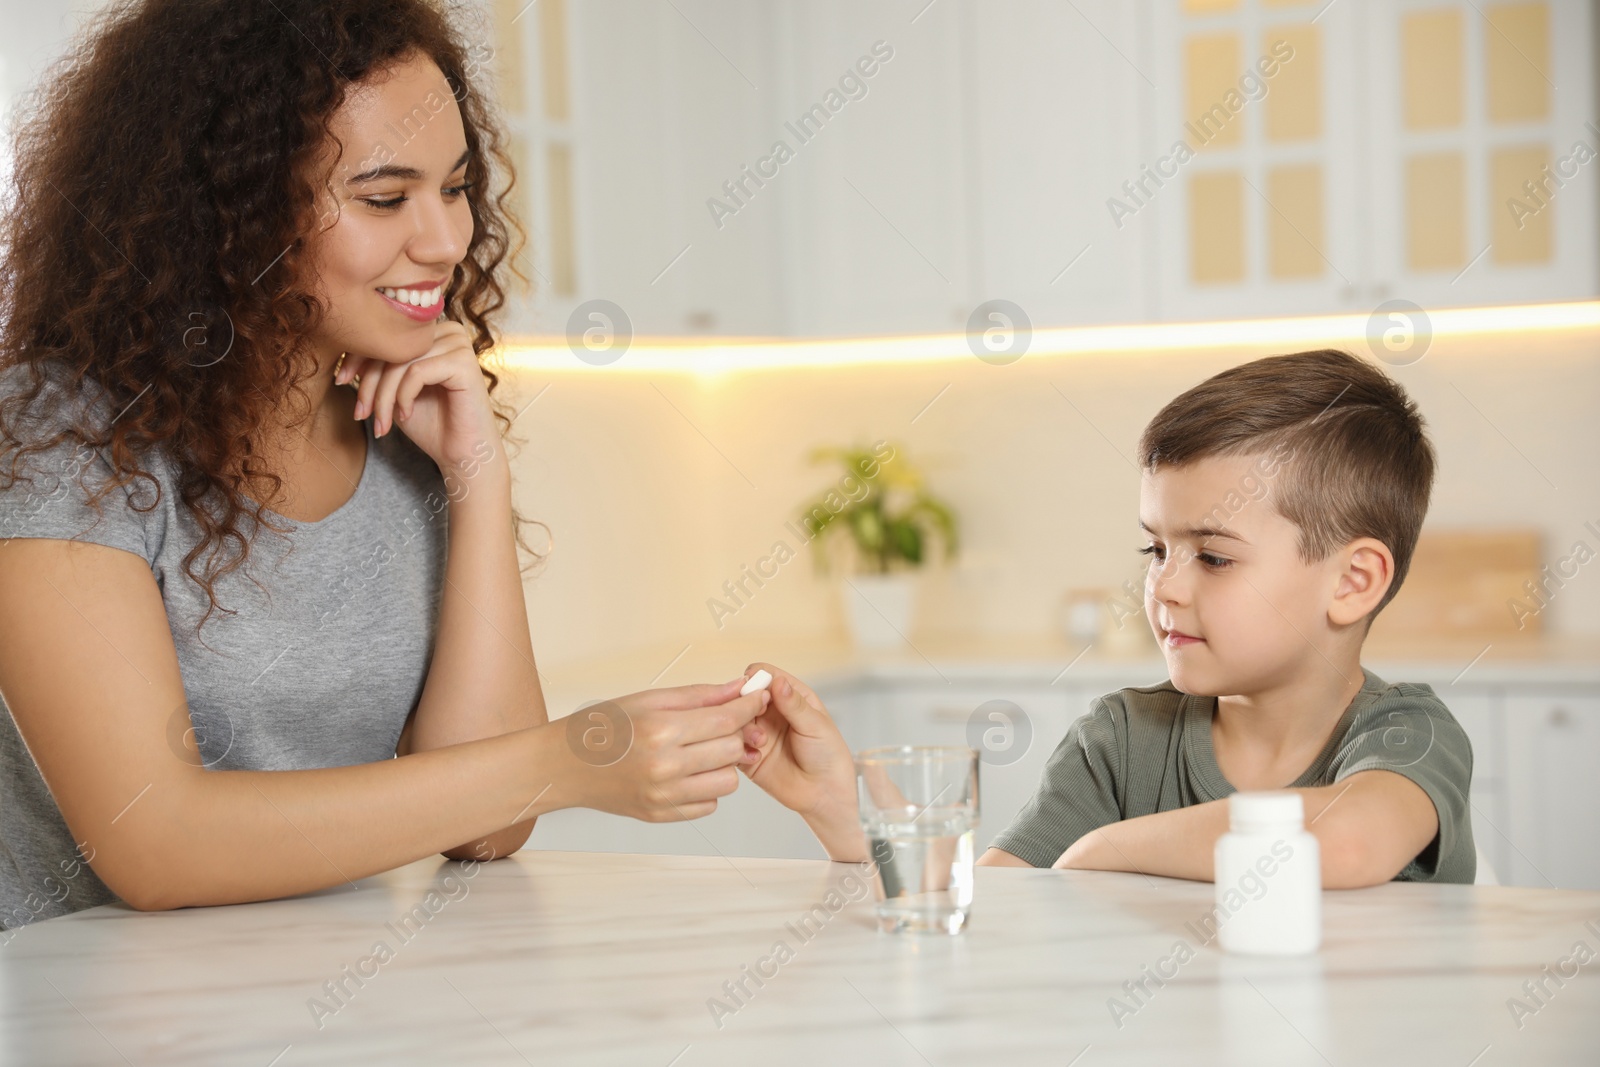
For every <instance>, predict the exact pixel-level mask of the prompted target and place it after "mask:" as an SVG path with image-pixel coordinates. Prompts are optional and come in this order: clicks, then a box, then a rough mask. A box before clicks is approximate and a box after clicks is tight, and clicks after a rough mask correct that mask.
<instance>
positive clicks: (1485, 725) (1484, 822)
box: [1433, 682, 1512, 884]
mask: <svg viewBox="0 0 1600 1067" xmlns="http://www.w3.org/2000/svg"><path fill="white" fill-rule="evenodd" d="M1433 688H1434V692H1435V693H1437V694H1438V695H1439V698H1440V699H1441V700H1443V701H1444V703H1445V706H1446V707H1448V708H1449V709H1450V714H1452V715H1454V716H1455V718H1456V721H1457V722H1459V723H1460V724H1461V728H1462V729H1463V730H1465V731H1466V732H1467V740H1468V742H1470V743H1471V745H1472V786H1471V788H1470V790H1469V791H1468V793H1467V798H1468V801H1469V802H1470V803H1471V805H1472V813H1471V817H1472V840H1473V843H1474V844H1476V845H1477V847H1478V851H1479V853H1480V854H1481V855H1483V856H1484V857H1485V858H1486V859H1487V860H1488V861H1489V866H1490V867H1492V868H1493V869H1494V875H1495V879H1496V880H1497V881H1499V882H1500V883H1501V884H1509V879H1510V876H1511V865H1510V864H1511V856H1512V851H1511V843H1510V839H1509V838H1508V837H1507V836H1506V835H1507V833H1508V831H1509V826H1510V824H1509V822H1508V821H1507V815H1506V779H1505V744H1504V742H1503V741H1501V740H1500V738H1501V736H1502V735H1501V731H1500V714H1501V704H1502V702H1503V699H1504V698H1503V696H1502V694H1501V692H1500V690H1499V689H1498V688H1495V687H1491V686H1460V685H1455V686H1453V685H1450V684H1449V683H1448V682H1445V683H1442V684H1435V685H1434V687H1433Z"/></svg>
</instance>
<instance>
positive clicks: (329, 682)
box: [0, 377, 449, 929]
mask: <svg viewBox="0 0 1600 1067" xmlns="http://www.w3.org/2000/svg"><path fill="white" fill-rule="evenodd" d="M3 381H4V384H0V394H4V395H9V390H10V389H12V388H13V387H15V385H16V383H17V382H20V381H22V379H20V378H9V377H7V378H4V379H3ZM51 389H52V391H53V392H54V393H55V396H56V398H55V399H53V400H49V401H47V402H44V403H41V404H40V405H39V406H38V407H37V408H35V409H33V411H34V412H35V413H39V412H42V413H43V415H42V417H43V418H44V419H45V420H46V421H47V422H49V423H50V424H51V425H52V427H54V426H55V425H59V420H63V419H66V418H69V417H75V416H74V415H69V410H70V409H69V407H68V406H67V405H68V404H69V401H68V400H67V398H66V394H65V393H63V392H61V391H59V390H58V389H56V387H55V386H54V385H52V387H51ZM47 395H50V394H47ZM70 405H71V409H76V410H84V409H85V407H87V408H88V409H89V410H90V411H91V415H90V417H91V418H93V419H95V420H97V422H100V424H103V421H101V420H104V419H105V418H107V417H108V415H110V414H115V413H114V412H110V413H108V411H107V407H108V405H107V404H106V403H105V402H104V399H103V398H96V397H94V393H93V391H92V390H90V389H87V388H86V389H84V390H83V391H81V392H79V393H77V394H75V396H74V398H73V399H72V400H71V401H70ZM36 417H40V416H38V415H37V414H36ZM363 425H364V426H365V427H366V434H367V459H366V464H365V466H364V467H363V469H362V472H361V477H360V480H359V481H358V483H357V486H356V490H355V494H354V495H353V496H352V497H351V498H350V499H349V500H348V501H346V502H345V504H344V505H343V506H341V507H340V508H339V509H338V510H337V511H335V512H333V513H332V514H330V515H328V516H327V517H325V518H323V519H321V520H319V521H317V522H295V521H293V520H289V519H285V518H283V517H282V516H279V515H277V513H275V512H270V511H269V512H268V513H269V515H271V516H272V519H273V521H274V523H275V524H276V525H279V526H284V525H287V526H289V527H291V528H292V532H291V533H289V534H287V535H283V536H280V535H279V534H277V533H275V532H273V531H272V530H269V529H266V528H264V527H262V528H260V529H259V530H258V531H254V528H253V524H252V521H251V518H250V516H248V515H246V516H245V517H244V518H243V519H242V520H241V521H242V523H243V525H242V526H241V532H242V533H244V534H245V535H246V536H249V535H250V534H251V533H252V532H255V536H254V538H253V540H252V544H251V555H250V559H249V563H248V569H249V572H250V574H251V575H253V576H254V577H255V579H256V580H257V581H259V582H260V583H261V585H262V586H265V587H266V589H267V592H266V593H263V592H262V591H261V589H259V588H258V587H257V586H256V585H255V584H254V583H253V582H252V581H251V580H250V579H249V578H248V577H246V576H245V575H244V574H243V573H241V570H235V571H233V572H232V573H230V574H228V575H226V576H225V577H223V578H220V579H218V580H217V582H216V594H217V600H218V602H219V607H220V608H231V609H234V610H235V611H237V613H238V614H236V615H231V616H230V615H225V614H223V613H222V612H221V610H216V611H213V612H212V615H211V618H210V619H208V620H207V621H206V623H205V626H204V628H203V629H202V630H201V631H200V633H199V635H198V637H197V635H196V633H195V624H196V623H197V622H198V621H199V619H200V617H201V616H202V615H203V614H204V613H205V610H206V607H207V605H208V600H207V598H206V595H205V591H204V590H203V589H202V588H201V587H200V585H199V584H198V583H197V582H196V581H195V580H194V579H192V578H190V577H189V575H188V574H187V573H185V570H184V563H183V559H184V556H185V555H186V554H187V553H188V552H189V551H190V550H191V549H192V548H194V547H195V546H196V545H197V544H198V543H199V542H200V533H199V529H198V526H197V525H196V524H195V522H194V520H193V518H192V516H190V514H189V512H188V510H187V509H186V508H185V507H184V506H183V504H182V502H181V500H180V498H179V495H178V492H177V486H176V483H175V475H176V472H175V470H174V467H173V465H172V464H171V463H170V462H169V461H168V457H167V454H166V453H165V452H163V451H160V450H158V451H156V452H155V453H154V454H153V455H152V456H151V457H147V458H146V460H145V462H144V464H143V465H144V467H145V469H146V470H149V471H150V472H151V473H152V474H153V475H154V476H155V478H156V479H157V481H158V483H159V485H160V494H159V500H157V494H156V491H155V489H154V488H152V487H151V485H150V483H149V482H148V480H145V479H136V480H135V481H134V482H133V483H131V484H130V485H129V486H127V487H125V488H122V489H116V488H113V489H112V490H111V492H110V493H108V494H107V495H106V496H104V497H102V498H101V500H100V505H101V507H102V508H103V510H104V516H103V517H102V518H99V519H98V521H97V517H96V512H95V510H94V508H93V506H92V505H91V504H90V503H89V500H88V496H87V495H86V494H85V492H84V490H83V489H82V488H81V487H80V486H79V475H78V471H79V469H80V468H82V467H84V466H86V467H87V474H86V475H85V480H86V481H87V482H88V484H89V488H90V489H95V488H98V487H99V486H100V485H103V484H104V482H105V481H107V480H109V478H110V475H111V467H110V465H109V463H108V462H107V461H106V460H105V459H103V458H102V457H101V456H100V455H98V454H96V453H95V452H93V451H92V450H84V449H83V448H82V446H81V445H78V444H77V443H76V442H73V441H71V440H70V439H69V440H67V441H64V442H62V443H61V444H60V445H59V446H57V447H56V448H53V449H51V450H49V451H47V452H43V453H34V454H32V455H30V456H29V457H27V458H26V460H25V461H24V463H23V465H22V469H23V470H24V471H26V472H29V473H32V474H33V475H34V484H33V486H32V487H31V488H30V487H29V485H28V483H27V482H26V481H19V482H17V483H15V484H14V485H12V486H11V488H10V489H9V490H6V491H0V538H12V537H48V538H62V539H78V540H84V541H92V542H94V543H96V544H101V545H108V546H110V547H112V548H116V549H120V550H122V551H124V552H131V553H133V554H134V555H136V556H139V557H140V558H141V559H143V560H145V561H146V562H147V563H148V564H149V566H150V573H151V574H152V575H153V576H154V578H155V581H156V584H157V585H158V586H159V588H160V590H161V597H162V600H163V602H164V603H165V605H166V610H167V622H168V626H169V628H170V630H171V633H172V640H173V643H174V645H175V646H176V649H177V656H178V665H179V668H180V669H181V671H182V674H183V688H184V694H185V696H186V697H187V708H185V707H183V706H181V705H180V706H177V707H174V708H172V709H171V714H170V716H168V717H167V719H166V721H165V722H164V723H163V725H162V729H164V730H165V732H166V739H167V744H168V746H169V747H170V748H171V749H172V752H173V758H174V759H180V758H187V759H188V760H189V762H191V763H193V762H201V763H203V764H204V766H206V767H207V768H210V769H214V770H301V769H309V768H317V767H339V766H347V765H350V764H356V763H370V762H373V761H376V760H382V759H390V758H393V757H394V754H395V744H396V742H397V741H398V740H399V737H400V731H401V729H402V727H403V726H404V725H405V720H406V717H407V716H408V715H409V714H410V713H411V711H412V709H413V708H415V707H416V704H417V701H418V699H419V698H420V697H421V695H422V686H423V682H424V680H425V679H426V677H427V670H428V663H429V660H430V658H431V656H432V651H433V643H434V636H435V633H436V631H437V627H438V618H439V596H440V590H441V586H442V584H443V578H444V565H445V545H446V533H447V520H448V515H449V509H448V506H447V504H448V501H447V499H446V496H445V485H444V479H443V477H442V476H441V475H440V473H439V468H438V466H437V465H435V464H434V462H433V460H432V459H430V458H429V457H428V455H427V454H426V453H424V452H423V451H422V450H421V449H419V448H418V447H417V446H416V445H414V444H413V443H411V441H410V440H409V439H407V438H406V436H405V434H404V433H403V432H401V431H399V430H396V431H394V432H392V433H389V434H386V435H385V436H384V437H382V438H374V437H373V436H372V426H371V419H370V417H369V418H368V419H367V420H366V421H365V422H364V423H363ZM47 436H48V435H47ZM43 439H45V438H43V437H36V436H31V435H30V436H29V440H30V441H37V440H43ZM4 463H5V466H6V468H9V465H10V457H9V456H7V458H6V459H5V460H4ZM134 503H137V504H138V505H139V507H140V508H144V509H146V510H142V511H141V510H135V509H134V507H133V506H132V504H134ZM151 504H154V507H151V506H150V505H151ZM0 551H4V548H3V546H0ZM230 551H236V549H230ZM196 569H197V570H198V571H199V572H200V573H201V574H204V573H205V571H204V559H203V558H202V559H201V560H199V561H197V564H196ZM0 704H4V700H3V698H0ZM105 714H107V715H115V714H117V709H116V708H115V707H107V708H106V709H105ZM191 728H192V729H193V730H194V738H195V742H196V744H197V745H198V747H199V757H198V760H196V758H195V757H194V756H192V755H189V756H187V757H186V756H185V755H184V753H185V748H184V746H183V737H184V734H185V733H186V732H187V731H188V730H190V729H191ZM128 799H129V800H130V801H133V800H134V799H135V798H133V797H129V798H128ZM93 849H94V842H93V841H86V842H81V843H79V842H74V841H73V838H72V834H71V832H70V831H69V830H68V828H67V825H66V823H65V821H64V820H63V819H62V817H61V813H60V810H59V808H57V806H56V803H55V801H54V799H53V798H52V796H51V794H50V791H49V789H48V788H47V787H46V784H45V782H44V780H43V778H42V777H41V776H40V773H39V768H38V765H37V764H36V763H35V762H34V761H33V758H32V757H31V755H30V754H29V752H28V750H27V748H26V746H25V745H24V743H23V740H22V737H21V735H20V734H19V733H18V732H17V728H16V722H15V720H14V719H13V718H12V716H11V709H10V708H9V707H7V708H6V713H5V714H4V715H3V716H0V927H3V928H7V929H9V928H14V927H17V926H21V925H24V924H26V923H29V922H32V921H35V920H38V919H45V918H50V917H53V916H57V915H64V914H67V913H69V912H73V911H77V910H80V909H82V908H90V907H94V906H96V905H98V904H105V903H107V902H110V901H114V900H116V899H117V898H116V895H115V894H114V893H112V892H111V890H110V889H108V888H107V887H106V885H105V883H103V882H102V881H101V880H100V879H99V878H97V877H96V876H95V873H94V871H93V870H92V869H91V868H90V866H89V863H90V862H92V861H93V859H94V853H93Z"/></svg>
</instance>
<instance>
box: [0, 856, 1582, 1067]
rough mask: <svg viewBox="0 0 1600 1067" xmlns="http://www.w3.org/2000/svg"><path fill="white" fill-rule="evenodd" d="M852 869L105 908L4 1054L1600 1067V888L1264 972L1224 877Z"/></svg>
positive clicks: (1488, 893)
mask: <svg viewBox="0 0 1600 1067" xmlns="http://www.w3.org/2000/svg"><path fill="white" fill-rule="evenodd" d="M855 872H856V868H855V867H854V866H853V865H847V864H830V863H827V862H824V861H810V860H770V859H740V858H733V859H730V858H726V857H694V856H642V855H628V854H605V853H578V852H538V851H532V850H524V851H521V852H518V853H515V854H513V855H512V856H511V857H509V858H507V859H504V860H499V861H496V862H494V863H489V864H482V865H477V866H472V865H464V864H459V863H452V862H448V861H445V860H443V859H442V858H439V857H434V858H431V859H426V860H421V861H418V862H416V863H413V864H410V865H408V866H405V867H401V868H399V869H397V870H395V871H390V872H388V873H386V874H382V875H378V876H375V877H372V878H368V879H364V880H362V881H360V882H359V883H356V885H354V886H350V885H343V886H340V887H338V888H335V889H330V890H326V891H323V892H320V893H316V894H311V895H308V896H304V897H300V898H296V899H292V900H280V901H268V902H264V903H258V904H244V905H236V906H230V907H215V908H193V909H184V910H180V911H174V912H153V913H140V912H136V911H133V910H131V909H128V908H126V907H124V906H122V905H110V906H107V907H102V908H95V909H92V910H89V911H84V912H78V913H76V914H73V915H68V916H65V917H63V918H60V919H53V920H49V921H46V922H41V923H37V924H34V925H32V926H28V927H24V928H22V929H21V930H18V931H16V932H15V935H14V936H12V937H11V938H10V940H9V941H8V942H7V943H6V944H5V945H4V946H3V948H0V988H3V990H4V997H3V999H0V1005H3V1007H0V1011H3V1013H4V1014H3V1028H0V1034H3V1036H0V1047H3V1049H4V1060H5V1062H7V1063H12V1062H15V1063H27V1064H30V1065H47V1064H69V1063H70V1064H80V1063H97V1064H99V1063H104V1064H113V1063H119V1064H120V1063H127V1064H156V1063H159V1064H167V1065H177V1067H182V1065H190V1064H194V1065H199V1064H204V1065H206V1067H223V1065H239V1067H296V1065H300V1064H351V1063H382V1064H411V1063H418V1064H422V1063H426V1064H457V1063H471V1064H547V1063H559V1064H611V1063H627V1064H644V1065H658V1067H693V1065H705V1064H740V1065H749V1064H761V1065H763V1067H766V1065H771V1064H807V1065H810V1064H837V1063H851V1064H856V1063H860V1064H870V1065H872V1067H880V1065H899V1064H913V1065H927V1064H933V1065H940V1067H942V1065H945V1064H979V1063H1007V1064H1035V1063H1039V1064H1046V1063H1048V1064H1057V1065H1066V1064H1070V1065H1075V1067H1099V1065H1102V1064H1164V1063H1182V1064H1185V1065H1186V1067H1187V1065H1200V1064H1230V1065H1232V1064H1251V1063H1261V1064H1274V1065H1298V1064H1316V1065H1319V1067H1326V1065H1329V1064H1335V1065H1343V1064H1360V1065H1369V1064H1388V1063H1394V1064H1407V1065H1411V1064H1418V1063H1436V1064H1447V1065H1459V1067H1469V1065H1470V1067H1490V1065H1498V1064H1539V1065H1556V1064H1587V1065H1592V1064H1594V1063H1597V1062H1600V979H1597V978H1596V977H1595V975H1594V974H1593V973H1592V972H1593V970H1594V969H1595V968H1596V967H1600V960H1597V959H1595V956H1596V954H1597V953H1600V893H1595V892H1576V891H1563V890H1532V889H1511V888H1503V887H1488V886H1428V885H1403V884H1389V885H1385V886H1380V887H1376V888H1373V889H1364V890H1355V891H1343V892H1328V893H1325V894H1324V925H1323V930H1324V944H1323V948H1322V949H1321V950H1320V951H1319V952H1318V953H1317V954H1315V955H1312V956H1308V957H1303V958H1298V959H1281V960H1273V959H1255V958H1248V957H1238V956H1227V955H1225V954H1223V953H1221V952H1220V951H1219V950H1218V949H1217V948H1216V946H1215V942H1214V941H1207V939H1206V938H1205V937H1204V936H1203V932H1202V931H1201V930H1200V929H1199V928H1198V926H1197V925H1196V924H1197V923H1198V922H1199V921H1200V920H1201V919H1202V918H1203V917H1204V916H1205V915H1206V913H1207V912H1208V910H1209V909H1210V906H1211V894H1212V887H1211V886H1210V885H1209V884H1205V883H1194V882H1183V881H1176V880H1168V879H1161V878H1145V877H1143V876H1140V875H1126V874H1109V873H1100V872H1078V871H1051V870H1032V869H1013V868H979V869H978V871H977V890H976V897H975V902H974V906H973V912H972V920H971V925H970V927H969V929H968V930H967V931H966V932H965V933H964V934H961V935H960V936H958V937H954V938H949V937H937V936H921V937H918V936H897V935H893V934H886V933H880V932H879V931H878V930H877V929H876V927H875V926H874V925H873V923H872V920H871V901H870V899H869V898H868V897H866V896H865V893H864V892H863V891H862V890H861V889H860V888H858V887H859V886H860V884H861V883H859V882H856V881H854V875H855ZM830 892H831V893H833V894H836V895H834V896H830ZM813 909H817V910H815V911H814V910H813ZM807 913H811V914H812V915H813V916H814V918H813V920H812V924H811V925H810V926H807V927H800V926H798V925H797V924H798V923H799V922H800V920H801V918H802V916H804V915H806V914H807ZM779 942H783V943H784V944H785V945H786V948H787V951H786V952H780V951H779V950H778V949H777V945H778V943H779ZM1579 946H1582V948H1580V947H1579ZM1575 952H1577V953H1578V956H1576V957H1575V955H1574V954H1575ZM1581 960H1589V962H1588V964H1587V966H1584V965H1583V964H1582V963H1581V962H1580V961H1581ZM752 973H754V974H757V976H758V977H759V979H760V984H759V985H758V984H757V982H756V981H755V980H754V979H752V978H750V977H747V976H748V975H750V974H752ZM1152 975H1153V976H1155V977H1154V978H1152V977H1151V976H1152ZM1141 982H1142V983H1143V990H1141V989H1140V988H1139V985H1138V983H1141ZM740 983H742V984H743V987H744V990H745V991H746V992H744V993H742V994H740V993H738V991H737V990H736V988H735V987H736V986H737V985H738V984H740ZM341 985H342V990H341V988H340V986H341ZM1541 987H1542V990H1541ZM718 1004H720V1005H721V1007H720V1008H718V1007H717V1005H718ZM1516 1005H1520V1010H1518V1008H1517V1007H1515V1006H1516Z"/></svg>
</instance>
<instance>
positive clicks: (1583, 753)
mask: <svg viewBox="0 0 1600 1067" xmlns="http://www.w3.org/2000/svg"><path fill="white" fill-rule="evenodd" d="M1505 733H1506V755H1507V760H1508V770H1509V774H1508V795H1507V799H1508V801H1509V809H1510V810H1509V816H1510V819H1509V821H1510V830H1509V836H1510V838H1511V845H1512V855H1511V863H1510V866H1511V872H1512V877H1511V878H1510V879H1509V881H1510V882H1511V883H1513V884H1516V885H1527V886H1551V885H1554V886H1558V887H1560V888H1562V889H1600V774H1596V773H1595V768H1596V767H1600V693H1596V692H1595V690H1594V689H1592V688H1578V687H1571V688H1560V687H1551V688H1542V687H1541V688H1538V689H1534V688H1533V687H1527V688H1524V689H1521V690H1520V691H1511V692H1509V693H1508V694H1507V696H1506V707H1505Z"/></svg>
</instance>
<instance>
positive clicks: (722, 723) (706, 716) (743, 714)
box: [667, 690, 770, 763]
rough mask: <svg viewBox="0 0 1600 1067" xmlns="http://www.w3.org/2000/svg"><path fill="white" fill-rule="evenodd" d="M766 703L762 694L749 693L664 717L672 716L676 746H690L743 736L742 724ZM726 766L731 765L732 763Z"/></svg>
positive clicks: (751, 718)
mask: <svg viewBox="0 0 1600 1067" xmlns="http://www.w3.org/2000/svg"><path fill="white" fill-rule="evenodd" d="M769 699H770V698H769V696H768V694H767V693H766V691H764V690H763V691H761V692H757V693H751V694H750V695H749V696H743V697H741V696H736V697H734V698H733V699H732V700H727V701H724V702H723V703H721V704H716V705H713V706H711V707H704V708H686V709H684V710H682V711H669V712H667V714H669V715H671V716H672V719H671V721H672V722H674V723H675V724H676V725H677V726H678V728H679V729H678V738H677V739H678V743H679V744H684V745H692V744H694V743H695V742H697V741H706V740H709V739H710V738H713V737H733V738H735V739H737V738H738V737H739V736H740V734H741V733H742V732H743V730H744V727H745V724H746V723H748V722H750V721H752V720H753V719H755V717H756V716H757V715H760V714H761V712H762V710H763V709H764V708H766V706H767V701H768V700H769ZM737 758H738V757H734V759H737ZM728 762H730V763H732V762H734V760H729V761H728Z"/></svg>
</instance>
